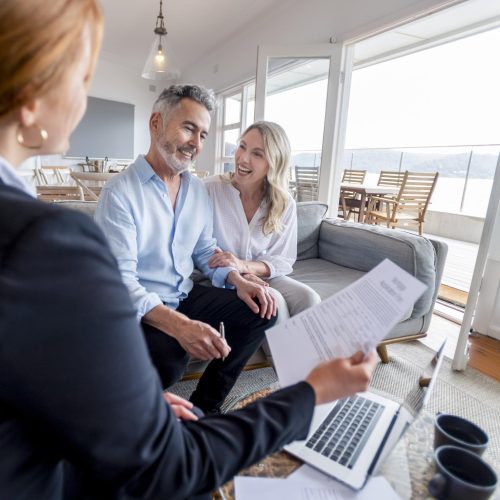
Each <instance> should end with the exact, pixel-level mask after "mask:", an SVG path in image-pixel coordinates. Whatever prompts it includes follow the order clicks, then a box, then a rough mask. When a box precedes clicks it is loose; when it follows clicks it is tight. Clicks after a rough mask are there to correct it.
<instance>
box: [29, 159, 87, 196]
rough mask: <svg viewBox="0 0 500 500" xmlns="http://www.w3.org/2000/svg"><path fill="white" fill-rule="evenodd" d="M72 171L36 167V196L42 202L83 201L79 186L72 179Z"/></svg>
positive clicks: (59, 167)
mask: <svg viewBox="0 0 500 500" xmlns="http://www.w3.org/2000/svg"><path fill="white" fill-rule="evenodd" d="M70 172H71V169H70V168H69V167H65V166H59V165H57V166H49V165H44V166H42V167H35V169H34V171H33V178H34V180H35V188H36V196H37V198H38V199H39V200H41V201H47V202H54V201H62V200H83V195H82V193H81V191H80V189H79V188H78V186H77V185H76V184H75V183H74V182H73V181H72V180H71V178H70Z"/></svg>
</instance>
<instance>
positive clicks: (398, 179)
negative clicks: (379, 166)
mask: <svg viewBox="0 0 500 500" xmlns="http://www.w3.org/2000/svg"><path fill="white" fill-rule="evenodd" d="M404 176H405V173H404V172H400V171H399V170H381V171H380V174H379V176H378V182H377V186H395V187H400V186H401V183H402V182H403V178H404Z"/></svg>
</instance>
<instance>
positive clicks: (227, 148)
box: [217, 83, 255, 172]
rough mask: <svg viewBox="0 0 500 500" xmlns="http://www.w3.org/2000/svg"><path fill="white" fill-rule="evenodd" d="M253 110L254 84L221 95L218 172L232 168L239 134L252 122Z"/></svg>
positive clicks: (228, 170) (229, 170)
mask: <svg viewBox="0 0 500 500" xmlns="http://www.w3.org/2000/svg"><path fill="white" fill-rule="evenodd" d="M254 108H255V84H254V83H248V84H246V85H242V86H240V87H238V88H233V89H231V90H230V91H228V92H226V93H224V94H223V95H222V114H221V116H222V127H221V141H220V151H219V154H218V155H217V156H218V157H219V158H220V162H219V163H218V165H217V171H219V172H231V171H232V170H233V168H234V165H233V162H234V152H235V150H236V146H237V143H238V139H239V137H240V135H241V133H242V132H243V131H244V130H245V129H246V128H247V127H248V125H250V124H251V123H252V122H253V116H254Z"/></svg>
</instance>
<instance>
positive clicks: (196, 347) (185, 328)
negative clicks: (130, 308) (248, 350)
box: [142, 271, 234, 360]
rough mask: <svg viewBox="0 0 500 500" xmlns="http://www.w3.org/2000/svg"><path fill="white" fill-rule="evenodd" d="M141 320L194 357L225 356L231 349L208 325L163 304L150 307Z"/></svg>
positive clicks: (206, 358)
mask: <svg viewBox="0 0 500 500" xmlns="http://www.w3.org/2000/svg"><path fill="white" fill-rule="evenodd" d="M233 272H234V271H233ZM142 321H143V322H144V323H147V324H148V325H151V326H154V327H155V328H158V330H161V331H162V332H164V333H165V334H166V335H170V336H171V337H173V338H174V339H175V340H177V342H179V344H180V345H181V346H182V348H183V349H184V350H185V351H186V352H187V353H188V354H189V355H190V356H192V357H194V358H198V359H205V360H211V359H214V358H216V359H219V358H225V357H226V356H228V355H229V352H230V351H231V348H230V347H229V346H228V345H227V342H226V341H225V339H223V338H222V337H221V335H220V333H219V332H218V331H217V330H214V329H213V328H212V327H211V326H210V325H207V324H206V323H202V322H201V321H193V320H191V319H189V318H188V317H187V316H186V315H185V314H182V313H180V312H178V311H174V310H173V309H170V308H169V307H167V306H165V305H163V304H161V305H158V306H156V307H154V308H153V309H151V310H150V311H149V312H148V313H147V314H145V315H144V316H143V317H142Z"/></svg>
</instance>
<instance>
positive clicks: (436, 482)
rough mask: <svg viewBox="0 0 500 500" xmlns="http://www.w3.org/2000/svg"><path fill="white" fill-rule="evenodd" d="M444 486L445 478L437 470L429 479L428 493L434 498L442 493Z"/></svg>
mask: <svg viewBox="0 0 500 500" xmlns="http://www.w3.org/2000/svg"><path fill="white" fill-rule="evenodd" d="M445 487H446V478H445V477H444V476H443V474H441V473H439V472H438V473H437V474H436V475H435V476H434V477H433V478H432V479H431V480H430V481H429V485H428V488H429V493H430V494H431V495H432V496H433V497H436V498H437V497H439V496H440V495H442V494H443V492H444V489H445Z"/></svg>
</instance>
